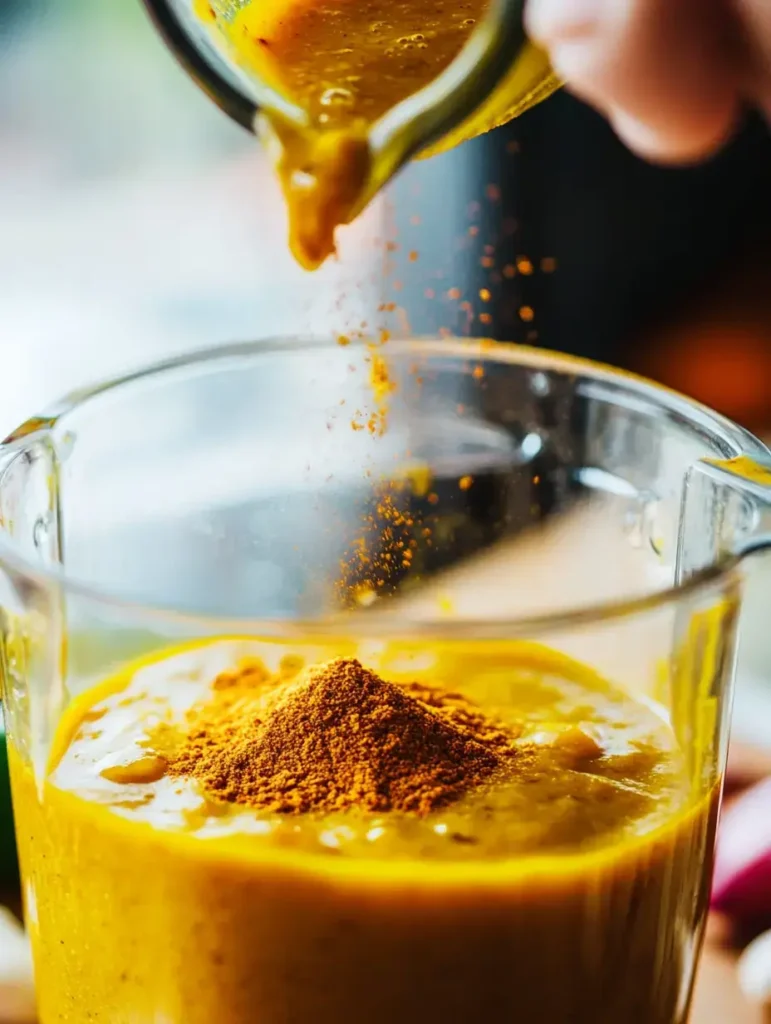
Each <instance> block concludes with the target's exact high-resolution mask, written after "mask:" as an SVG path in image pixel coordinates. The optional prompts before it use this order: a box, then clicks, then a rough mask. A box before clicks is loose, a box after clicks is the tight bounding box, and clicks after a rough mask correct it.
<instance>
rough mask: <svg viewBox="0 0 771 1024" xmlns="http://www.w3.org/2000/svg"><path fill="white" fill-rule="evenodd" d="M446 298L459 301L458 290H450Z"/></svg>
mask: <svg viewBox="0 0 771 1024" xmlns="http://www.w3.org/2000/svg"><path fill="white" fill-rule="evenodd" d="M447 298H448V299H459V298H460V288H450V290H449V291H448V292H447Z"/></svg>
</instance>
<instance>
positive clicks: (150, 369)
mask: <svg viewBox="0 0 771 1024" xmlns="http://www.w3.org/2000/svg"><path fill="white" fill-rule="evenodd" d="M365 347H366V342H355V343H354V344H353V345H351V346H350V347H348V348H346V349H345V351H346V352H348V353H350V352H351V350H354V351H355V350H356V349H364V348H365ZM324 349H326V350H328V351H337V350H338V346H337V343H336V342H335V341H334V340H331V339H330V338H328V337H327V338H313V337H305V338H303V337H292V338H281V337H272V338H266V339H264V340H260V341H251V342H235V343H231V344H226V345H219V346H215V347H210V348H204V349H200V350H197V351H194V352H190V353H185V354H184V355H181V356H175V357H173V358H170V359H165V360H160V361H158V362H156V363H151V364H149V365H146V366H144V367H141V368H139V369H137V370H134V371H131V372H128V373H126V374H123V375H120V376H116V377H113V378H109V379H107V380H105V381H102V382H98V383H95V384H93V385H91V386H87V387H85V388H82V389H76V390H74V391H71V392H70V393H69V394H68V395H66V396H65V397H64V398H62V399H61V400H59V401H58V402H56V403H54V404H53V405H51V406H49V407H48V408H47V409H46V410H45V412H43V413H42V414H38V415H36V416H32V417H30V418H29V419H27V420H26V421H25V423H24V424H22V425H21V426H20V427H19V428H17V429H16V430H15V431H13V432H12V433H11V434H9V435H8V436H7V437H6V438H5V440H4V441H2V442H0V458H2V457H4V456H9V455H10V456H12V455H13V454H15V453H18V452H23V451H24V449H25V448H26V447H27V445H28V444H30V443H32V442H34V441H35V440H36V439H39V438H41V437H44V436H46V435H47V434H48V433H49V432H50V431H51V430H52V429H53V428H54V427H55V426H56V425H57V424H58V423H59V421H60V420H61V419H63V418H64V417H65V416H67V415H68V413H71V412H74V411H75V410H77V409H78V408H79V407H81V406H83V405H85V404H86V403H88V402H89V401H91V400H93V399H95V398H98V397H100V396H102V395H105V394H107V393H109V392H111V391H116V390H118V389H120V388H122V387H124V386H127V385H132V384H137V383H141V382H142V381H145V380H150V379H153V378H156V377H159V376H162V375H163V374H166V373H173V372H175V371H179V370H184V369H187V368H195V367H203V366H205V365H211V366H214V365H216V364H217V363H218V362H223V361H227V360H233V359H243V358H246V357H251V356H255V357H259V356H264V355H281V354H286V353H294V354H297V353H298V352H303V351H308V352H311V351H319V350H324ZM389 353H390V354H394V355H406V354H409V355H410V356H413V357H414V356H416V355H423V356H428V357H429V358H431V357H436V358H441V359H446V358H456V359H467V360H470V361H471V360H474V361H481V362H487V363H490V362H492V363H498V364H501V365H504V366H505V365H516V366H525V367H528V368H531V369H532V370H533V371H534V372H537V371H539V370H541V371H556V372H559V373H563V374H572V375H575V376H584V377H588V378H591V379H593V380H595V381H598V382H602V383H606V384H608V385H612V386H614V387H616V388H618V389H620V390H622V391H624V392H626V394H628V395H631V396H636V397H637V398H638V400H642V401H644V402H645V403H646V404H648V405H650V406H655V407H658V408H660V409H661V410H662V411H665V412H668V413H669V414H670V415H672V416H673V417H675V418H676V419H678V420H680V421H681V422H684V423H686V424H687V425H688V426H689V427H690V428H691V429H693V430H694V431H696V432H699V431H701V432H703V433H705V434H707V435H709V436H710V437H711V438H712V439H713V441H718V442H720V443H721V444H722V445H723V447H724V449H725V451H724V457H725V458H731V457H736V456H739V455H750V456H752V455H754V454H757V455H759V456H761V457H762V456H764V455H766V456H767V449H766V448H765V446H764V445H763V444H762V443H761V442H760V441H759V440H758V439H757V438H755V437H754V435H752V434H751V433H749V432H748V431H746V430H744V428H742V427H740V426H738V425H737V424H735V423H733V422H732V421H731V420H729V419H727V418H726V417H724V416H721V415H720V414H719V413H716V412H713V411H712V410H711V409H709V408H708V407H707V406H704V405H701V404H700V403H698V402H696V401H693V400H692V399H689V398H686V397H685V396H684V395H682V394H680V393H679V392H676V391H673V390H671V389H670V388H667V387H664V386H663V385H660V384H656V383H654V382H653V381H651V380H648V379H646V378H644V377H641V376H638V375H636V374H632V373H628V372H626V371H624V370H619V369H616V368H614V367H612V366H609V365H607V364H604V363H597V362H594V361H592V360H588V359H583V358H581V357H578V356H570V355H564V354H562V353H558V352H551V351H547V350H544V349H537V348H532V347H529V346H525V345H519V344H514V343H509V342H498V341H493V340H488V339H458V338H417V339H413V340H409V341H406V340H405V341H400V340H392V341H389V342H388V344H387V347H386V354H389ZM748 550H749V549H748ZM746 553H748V552H737V553H736V554H732V555H731V556H729V557H726V558H724V559H722V560H721V561H720V562H718V563H716V564H714V565H711V566H708V567H707V568H705V569H703V570H701V571H700V572H698V573H695V574H694V575H693V576H691V577H690V578H689V579H688V580H686V581H685V582H683V583H680V584H677V585H674V586H670V587H666V588H662V589H659V590H654V591H651V592H650V593H648V594H645V595H643V596H641V597H634V598H629V599H620V600H608V601H602V602H595V603H592V604H586V605H584V606H574V607H572V608H568V609H565V610H563V611H559V612H556V613H543V614H538V615H534V616H519V617H514V618H510V619H487V620H484V619H479V620H476V619H453V618H452V617H443V618H441V619H440V618H438V619H428V618H427V619H421V620H418V621H411V620H408V619H405V618H401V617H399V616H398V615H393V614H386V615H378V614H377V613H376V612H375V610H374V609H370V610H364V609H363V610H362V611H361V613H359V614H350V613H349V614H341V615H328V616H323V617H319V618H316V619H307V618H304V619H299V618H298V619H292V618H258V619H255V618H238V617H236V618H234V617H230V616H229V617H220V616H211V615H205V614H202V613H198V612H187V611H180V610H178V609H175V608H173V607H168V606H163V605H154V604H150V603H144V602H141V601H137V600H134V599H131V598H127V597H123V596H121V594H119V593H115V592H113V591H110V590H109V589H105V588H101V587H97V586H93V585H92V584H89V583H86V582H84V581H83V580H79V579H77V578H76V577H72V576H70V575H68V573H67V572H66V570H65V569H64V568H62V567H60V566H42V565H38V564H37V563H35V562H34V561H32V560H31V559H29V558H27V557H26V556H25V555H23V554H22V553H21V552H20V551H19V550H18V549H17V548H16V546H15V545H14V544H13V542H12V541H11V540H10V539H9V537H8V536H7V534H6V533H5V532H4V531H3V530H2V529H0V562H2V563H5V564H6V565H7V566H8V567H9V568H10V569H12V570H13V571H14V572H16V573H18V574H19V575H21V576H23V577H24V578H26V579H27V580H29V581H30V582H31V583H34V584H37V585H39V586H42V587H55V588H58V589H61V590H62V591H63V592H65V593H68V594H71V595H73V596H76V597H80V598H82V599H84V600H86V601H89V602H91V603H93V604H96V605H102V606H104V607H105V608H106V609H109V610H110V611H112V612H115V613H124V614H125V615H126V616H127V617H130V618H136V619H140V620H156V621H159V622H163V623H164V624H166V626H168V627H171V626H174V627H176V628H183V627H185V628H187V629H189V630H190V631H191V632H197V633H204V634H208V635H217V634H219V635H223V636H224V635H231V636H235V635H243V636H257V637H262V638H265V639H276V640H281V639H299V638H300V637H302V638H304V639H306V640H307V638H308V637H319V638H320V639H322V638H324V637H330V638H331V637H334V636H340V635H341V632H342V633H344V634H345V635H346V636H353V637H356V636H360V637H367V638H375V637H380V636H382V637H402V638H404V639H407V640H408V639H409V638H410V637H417V636H419V637H426V638H428V637H436V638H437V639H443V640H458V641H463V640H466V641H468V640H472V639H473V640H477V639H509V638H520V637H527V636H532V635H534V634H537V633H549V632H562V631H567V630H572V629H575V628H577V627H581V626H586V625H588V624H591V623H596V622H598V621H609V620H615V619H622V618H626V617H628V616H632V615H637V614H644V613H645V612H648V611H652V610H654V609H657V608H661V607H663V606H665V605H668V604H674V603H677V602H679V601H680V600H684V599H689V598H692V597H696V596H698V595H699V594H700V593H702V592H704V593H707V592H709V591H710V590H711V589H713V588H714V587H715V586H716V585H717V584H722V583H724V582H725V583H727V582H728V580H729V579H730V577H731V576H732V574H733V573H734V571H735V570H736V568H737V567H738V565H739V563H740V562H741V561H742V559H743V557H744V555H745V554H746ZM382 607H383V608H385V609H387V608H388V606H387V605H384V606H382Z"/></svg>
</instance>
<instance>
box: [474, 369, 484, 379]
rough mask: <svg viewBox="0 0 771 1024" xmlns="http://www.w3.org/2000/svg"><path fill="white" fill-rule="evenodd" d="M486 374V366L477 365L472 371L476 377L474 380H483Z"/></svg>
mask: <svg viewBox="0 0 771 1024" xmlns="http://www.w3.org/2000/svg"><path fill="white" fill-rule="evenodd" d="M484 375H485V368H484V366H475V367H474V369H473V370H472V371H471V376H472V377H473V378H474V380H481V379H482V378H483V377H484Z"/></svg>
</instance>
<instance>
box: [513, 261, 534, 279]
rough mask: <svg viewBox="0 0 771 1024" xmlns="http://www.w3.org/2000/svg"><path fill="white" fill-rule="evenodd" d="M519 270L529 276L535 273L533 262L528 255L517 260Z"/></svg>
mask: <svg viewBox="0 0 771 1024" xmlns="http://www.w3.org/2000/svg"><path fill="white" fill-rule="evenodd" d="M517 270H518V271H519V272H520V274H524V275H525V276H526V277H527V276H528V275H529V274H532V273H533V264H532V262H531V261H530V260H529V259H528V258H527V257H526V256H520V257H519V259H518V260H517Z"/></svg>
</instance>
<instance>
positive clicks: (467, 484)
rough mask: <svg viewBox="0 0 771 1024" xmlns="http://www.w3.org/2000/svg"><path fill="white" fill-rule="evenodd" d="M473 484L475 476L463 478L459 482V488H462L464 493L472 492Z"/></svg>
mask: <svg viewBox="0 0 771 1024" xmlns="http://www.w3.org/2000/svg"><path fill="white" fill-rule="evenodd" d="M473 483H474V478H473V476H462V477H461V478H460V480H459V481H458V487H460V489H461V490H462V491H470V490H471V486H472V484H473Z"/></svg>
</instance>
